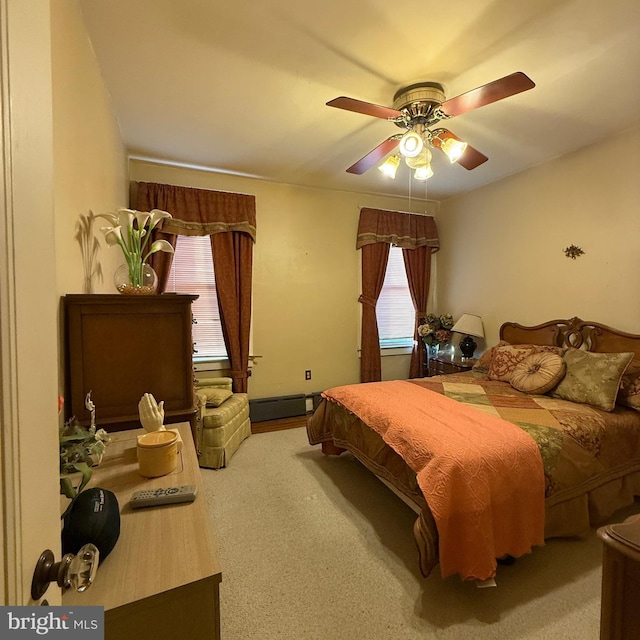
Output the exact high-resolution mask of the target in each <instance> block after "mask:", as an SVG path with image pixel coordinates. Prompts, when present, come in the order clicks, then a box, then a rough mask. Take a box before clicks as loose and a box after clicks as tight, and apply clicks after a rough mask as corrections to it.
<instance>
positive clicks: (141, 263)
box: [96, 208, 173, 293]
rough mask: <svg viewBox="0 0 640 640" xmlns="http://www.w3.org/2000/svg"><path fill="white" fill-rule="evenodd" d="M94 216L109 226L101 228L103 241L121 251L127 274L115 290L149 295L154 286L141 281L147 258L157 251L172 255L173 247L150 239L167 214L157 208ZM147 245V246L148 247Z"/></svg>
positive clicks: (117, 211) (124, 210)
mask: <svg viewBox="0 0 640 640" xmlns="http://www.w3.org/2000/svg"><path fill="white" fill-rule="evenodd" d="M96 217H100V218H104V219H105V220H108V221H109V222H110V223H111V226H110V227H102V228H101V231H102V233H103V235H104V239H105V242H106V243H107V244H108V245H109V246H111V247H113V246H115V245H117V246H119V247H120V248H121V249H122V253H123V254H124V257H125V260H126V264H127V268H128V272H129V284H128V285H127V286H126V287H123V288H121V287H120V285H118V290H119V291H123V290H129V289H131V291H130V292H132V293H153V292H154V291H155V286H154V287H150V286H148V284H147V283H146V281H145V279H144V272H145V267H146V266H147V265H146V260H147V258H148V257H149V256H150V255H151V254H153V253H156V252H158V251H165V252H167V253H173V247H172V246H171V244H170V243H169V242H167V241H166V240H155V241H154V240H153V233H152V232H153V230H154V228H155V227H156V226H157V225H158V224H159V223H160V222H161V221H162V220H164V219H165V218H171V214H170V213H168V212H167V211H162V210H161V209H152V210H151V211H134V210H133V209H124V208H122V209H117V210H116V212H115V213H102V214H99V215H98V216H96ZM149 243H150V244H149Z"/></svg>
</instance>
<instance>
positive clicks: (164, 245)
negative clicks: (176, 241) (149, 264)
mask: <svg viewBox="0 0 640 640" xmlns="http://www.w3.org/2000/svg"><path fill="white" fill-rule="evenodd" d="M156 251H165V252H166V253H173V247H172V246H171V244H170V243H169V242H167V241H166V240H156V241H155V242H154V243H153V244H152V245H151V249H149V253H148V254H147V255H150V254H152V253H155V252H156Z"/></svg>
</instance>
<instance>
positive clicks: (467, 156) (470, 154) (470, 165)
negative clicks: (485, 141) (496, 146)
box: [458, 145, 489, 171]
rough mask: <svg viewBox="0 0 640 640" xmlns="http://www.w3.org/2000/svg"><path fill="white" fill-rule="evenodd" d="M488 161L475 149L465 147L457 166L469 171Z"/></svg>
mask: <svg viewBox="0 0 640 640" xmlns="http://www.w3.org/2000/svg"><path fill="white" fill-rule="evenodd" d="M488 159H489V158H487V156H485V155H484V153H480V151H478V150H477V149H474V148H473V147H472V146H470V145H467V148H466V149H465V150H464V153H463V154H462V155H461V156H460V159H459V160H458V164H459V165H461V166H463V167H464V168H465V169H468V170H469V171H471V169H475V168H476V167H479V166H480V165H481V164H483V163H484V162H486V161H487V160H488Z"/></svg>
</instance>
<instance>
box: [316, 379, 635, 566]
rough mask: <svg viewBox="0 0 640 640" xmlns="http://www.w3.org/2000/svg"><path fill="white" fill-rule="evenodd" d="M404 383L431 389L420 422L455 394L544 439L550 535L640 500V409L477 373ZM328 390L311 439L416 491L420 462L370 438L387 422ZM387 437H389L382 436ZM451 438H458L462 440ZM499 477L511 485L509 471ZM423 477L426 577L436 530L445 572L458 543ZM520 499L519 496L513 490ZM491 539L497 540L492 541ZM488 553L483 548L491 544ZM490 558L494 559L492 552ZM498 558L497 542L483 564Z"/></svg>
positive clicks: (421, 538) (573, 530)
mask: <svg viewBox="0 0 640 640" xmlns="http://www.w3.org/2000/svg"><path fill="white" fill-rule="evenodd" d="M389 384H390V383H368V384H367V385H347V386H346V387H345V388H349V387H363V386H369V385H383V386H382V387H380V388H381V389H385V388H386V385H389ZM398 384H401V385H404V386H406V387H414V388H415V389H416V390H417V391H418V392H421V391H422V390H424V392H423V393H422V396H421V398H422V399H421V400H419V401H418V403H419V404H420V405H421V406H422V409H423V410H422V412H421V413H422V416H421V418H420V419H414V422H415V423H416V424H425V423H429V422H432V423H433V420H432V418H431V417H430V411H429V407H430V406H431V405H434V404H435V403H437V404H438V406H440V407H451V406H452V405H454V404H455V403H452V402H450V401H452V400H455V401H457V402H458V403H463V404H465V405H467V406H468V408H469V410H471V409H472V410H473V411H474V412H477V411H479V412H482V413H484V414H487V415H488V416H493V417H494V418H498V419H502V420H506V421H508V422H509V423H511V425H512V426H513V425H515V426H516V427H517V431H519V432H521V433H522V434H527V435H528V436H529V437H530V441H531V442H534V443H535V445H537V447H536V448H537V451H538V452H539V457H540V459H541V460H542V468H543V480H542V482H543V487H542V488H540V489H537V490H538V491H542V492H543V495H544V505H545V508H546V522H545V536H546V537H549V536H558V535H559V536H575V535H580V534H583V533H585V532H586V531H588V530H589V526H590V524H593V523H598V522H599V521H602V520H603V519H604V518H606V517H609V516H610V515H611V514H612V513H613V512H614V511H615V510H616V509H618V508H621V507H622V506H626V505H628V504H630V503H631V502H633V496H634V494H635V495H638V494H639V493H640V413H639V412H637V411H634V410H631V409H626V408H621V407H616V409H615V410H614V411H613V412H611V413H608V412H605V411H602V410H600V409H596V408H593V407H590V406H587V405H581V404H576V403H572V402H568V401H566V400H559V399H556V398H551V397H548V396H532V395H526V394H523V393H520V392H518V391H515V390H514V389H513V388H512V387H511V386H510V385H509V384H508V383H504V382H497V381H491V380H486V379H480V378H476V377H474V376H473V374H471V373H465V374H453V375H447V376H436V377H432V378H422V379H415V380H410V381H395V383H394V385H391V386H395V385H398ZM389 391H391V387H389ZM429 392H434V393H429ZM437 395H440V396H445V398H440V399H441V400H447V399H449V404H448V405H442V403H439V402H437V400H434V398H436V397H437ZM330 396H331V392H326V399H325V400H324V401H323V403H322V404H321V406H320V407H319V409H318V410H317V411H316V413H315V414H314V415H313V416H312V417H311V419H310V420H309V422H308V425H307V432H308V435H309V441H310V442H311V443H312V444H316V443H319V442H326V441H334V442H335V443H336V444H337V445H338V446H341V447H346V448H348V449H350V450H351V451H353V452H354V453H355V454H356V455H357V457H358V458H359V459H360V460H361V461H362V462H364V463H365V464H366V465H367V466H368V467H369V468H371V470H372V471H374V472H376V473H378V474H379V475H381V476H382V477H386V478H387V479H392V478H393V480H392V481H393V484H395V485H396V487H398V488H399V489H400V490H401V491H403V493H405V494H406V495H408V496H410V497H413V496H412V494H413V492H414V489H412V487H411V483H412V480H411V477H410V475H408V474H410V473H411V471H410V469H409V467H411V468H412V469H413V471H415V472H416V474H415V475H414V476H413V483H414V486H415V478H416V476H417V475H419V474H418V471H419V470H418V471H417V470H416V468H415V460H414V461H413V462H411V454H406V453H402V451H400V450H398V451H397V453H398V454H399V456H398V455H396V453H393V454H392V455H393V456H395V457H389V455H387V454H385V453H384V450H382V449H381V448H380V445H379V444H376V441H375V440H373V439H372V436H370V435H369V433H371V434H372V435H373V434H374V433H375V431H377V432H378V433H379V434H380V436H383V433H382V431H383V430H384V428H382V429H381V428H380V427H379V426H378V428H376V427H375V426H374V425H372V424H371V422H372V421H373V420H374V419H373V418H371V417H370V416H369V417H366V416H365V417H361V416H359V415H358V414H357V412H356V411H354V409H353V407H350V406H349V402H350V401H349V400H348V399H346V398H344V397H343V399H342V400H338V399H336V398H331V397H330ZM384 397H385V400H384V401H382V402H380V407H379V412H380V414H381V415H387V416H389V415H393V414H394V410H393V408H392V401H391V400H389V398H387V397H386V396H384ZM401 404H402V402H401ZM405 404H406V403H405ZM395 413H396V414H397V413H398V412H397V411H395ZM445 413H447V414H449V416H450V417H451V418H452V420H453V422H454V423H455V418H453V416H454V415H455V414H454V412H453V409H451V410H450V411H449V410H448V409H447V410H446V411H445ZM414 418H415V416H414ZM502 420H500V421H499V423H501V422H502ZM495 424H498V423H495ZM365 425H366V426H365ZM369 429H371V431H369ZM512 433H513V432H512ZM380 436H376V437H380ZM382 439H383V440H384V441H385V442H386V439H385V438H384V436H383V438H382ZM517 439H518V440H519V438H517ZM452 442H455V439H454V440H453V441H452ZM407 446H408V447H410V446H411V439H409V440H408V444H407ZM455 446H458V445H457V444H454V448H455ZM465 448H467V449H468V447H465ZM392 450H393V446H391V447H390V448H389V451H390V453H391V452H392ZM471 450H473V446H472V447H471ZM421 456H422V458H423V459H429V454H425V455H422V454H421ZM402 460H404V464H405V465H406V471H404V470H403V469H404V468H403V467H402V466H400V465H401V464H403V463H402V462H401V461H402ZM412 464H413V466H412ZM465 464H467V463H465ZM396 480H397V481H396ZM501 482H503V483H504V482H505V478H504V477H503V478H502V480H501ZM418 484H419V485H420V486H419V488H418V487H416V488H415V492H416V493H420V494H421V495H420V496H419V497H420V499H416V498H415V497H414V500H415V501H416V502H418V503H419V504H425V498H426V504H427V506H426V507H425V509H423V514H422V515H421V516H420V518H419V519H418V521H417V522H416V527H415V528H414V530H415V534H416V540H417V542H418V547H419V549H420V551H421V569H422V570H423V573H425V575H426V574H428V572H429V570H430V567H431V566H433V563H434V562H435V561H437V560H436V559H434V558H432V557H430V556H431V555H433V554H432V548H433V542H434V539H433V537H434V536H437V537H436V538H435V542H436V543H437V545H438V546H439V549H438V548H437V547H436V549H435V553H436V554H439V558H438V559H439V561H440V564H441V572H442V574H443V576H444V575H448V574H449V573H451V571H452V568H451V567H452V566H454V565H451V564H449V559H448V558H447V559H446V564H445V566H443V559H444V558H445V557H446V556H447V554H448V552H447V548H451V547H447V545H448V542H447V541H445V540H443V535H442V534H443V532H444V530H443V531H441V530H440V524H438V514H437V513H436V512H437V511H438V510H439V509H440V507H439V506H438V505H437V501H438V497H437V496H436V497H435V498H434V495H433V489H431V488H430V487H429V486H428V482H427V483H425V482H422V481H420V479H419V478H418ZM434 499H435V502H434ZM514 499H515V500H517V498H515V497H514ZM525 500H528V498H525ZM432 503H433V504H432ZM512 504H513V503H512ZM434 505H435V509H434ZM425 510H426V511H425ZM425 513H432V514H433V516H434V517H433V518H432V519H431V521H432V522H433V520H434V519H435V521H436V526H437V527H438V530H437V534H436V532H435V531H434V533H433V534H432V533H430V532H429V531H428V529H429V528H430V526H432V525H427V523H428V521H429V520H430V518H427V517H424V515H425ZM585 529H586V531H585ZM456 530H457V531H458V532H459V531H460V525H459V524H458V525H456ZM445 535H447V534H446V533H445ZM529 535H530V532H529V533H527V538H526V540H525V542H524V546H526V545H529V546H531V544H537V543H532V541H531V539H530V538H529V537H528V536H529ZM438 537H439V538H440V539H439V541H438ZM465 544H466V543H465ZM490 544H493V543H492V542H491V541H489V545H490ZM454 545H455V534H454ZM523 548H524V547H523ZM482 553H483V554H485V553H486V551H482ZM506 553H510V552H508V551H507V552H506ZM510 554H511V555H518V553H510ZM488 555H492V556H493V557H492V558H491V559H489V558H488ZM500 555H501V549H499V548H498V547H495V548H494V549H493V550H492V551H491V552H490V553H487V554H486V559H483V561H482V562H483V566H484V563H485V560H486V562H487V563H491V564H492V566H495V564H493V563H494V562H495V558H496V557H499V556H500ZM454 562H455V560H454ZM487 566H488V565H487ZM453 571H454V572H456V573H460V574H461V575H462V576H463V577H477V578H481V579H482V577H483V576H485V577H486V575H485V574H486V573H489V574H491V571H489V572H487V571H485V570H484V569H483V570H482V571H477V570H476V569H475V568H474V569H473V570H472V571H469V570H468V567H467V568H463V569H462V570H460V567H459V566H458V565H455V568H454V569H453Z"/></svg>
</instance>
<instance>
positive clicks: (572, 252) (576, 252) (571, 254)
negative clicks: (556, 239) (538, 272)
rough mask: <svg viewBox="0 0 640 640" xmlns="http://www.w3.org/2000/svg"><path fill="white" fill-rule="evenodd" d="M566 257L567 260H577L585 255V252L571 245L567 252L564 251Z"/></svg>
mask: <svg viewBox="0 0 640 640" xmlns="http://www.w3.org/2000/svg"><path fill="white" fill-rule="evenodd" d="M564 255H565V256H567V258H571V259H572V260H575V259H576V258H577V257H579V256H581V255H584V251H583V250H582V249H581V248H580V247H578V246H576V245H575V244H570V245H569V246H568V247H567V248H566V249H565V250H564Z"/></svg>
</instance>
